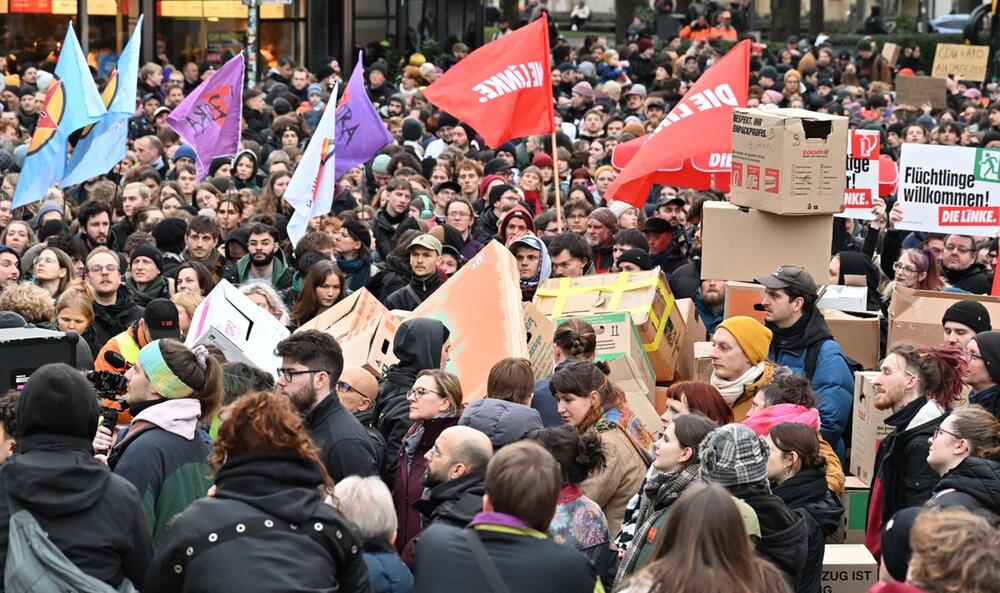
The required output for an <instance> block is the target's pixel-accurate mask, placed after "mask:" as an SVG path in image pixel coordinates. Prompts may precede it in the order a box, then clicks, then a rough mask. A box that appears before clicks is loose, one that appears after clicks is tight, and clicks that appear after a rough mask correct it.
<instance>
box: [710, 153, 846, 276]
mask: <svg viewBox="0 0 1000 593" xmlns="http://www.w3.org/2000/svg"><path fill="white" fill-rule="evenodd" d="M840 168H841V177H843V168H844V167H843V163H841V167H840ZM841 192H843V187H841ZM840 199H841V203H843V195H841V197H840ZM702 217H703V223H702V231H701V241H702V248H701V254H702V255H701V277H702V278H709V279H716V280H744V281H752V280H753V279H754V278H759V277H761V276H769V275H771V274H772V273H774V271H775V270H776V269H778V268H779V267H781V266H787V265H796V266H802V267H804V268H805V269H806V270H808V271H809V273H810V274H811V275H812V277H813V279H814V280H816V281H817V282H821V281H822V280H823V279H824V278H827V277H829V275H830V271H829V270H830V244H831V242H832V241H833V215H832V214H827V215H822V216H778V215H776V214H768V213H767V212H761V211H760V210H750V209H746V208H739V207H737V206H734V205H733V204H730V203H728V202H705V206H704V210H703V211H702Z"/></svg>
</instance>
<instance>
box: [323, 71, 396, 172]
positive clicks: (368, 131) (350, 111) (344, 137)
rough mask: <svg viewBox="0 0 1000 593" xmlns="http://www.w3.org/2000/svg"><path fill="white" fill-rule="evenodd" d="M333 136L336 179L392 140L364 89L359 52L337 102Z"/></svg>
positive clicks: (363, 76) (363, 75)
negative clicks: (335, 145) (349, 77)
mask: <svg viewBox="0 0 1000 593" xmlns="http://www.w3.org/2000/svg"><path fill="white" fill-rule="evenodd" d="M336 137H337V162H336V166H335V168H336V176H337V179H340V178H341V177H343V176H344V174H346V173H347V172H348V171H350V170H351V169H353V168H354V167H357V166H358V165H360V164H361V163H364V162H365V161H367V160H368V159H370V158H372V157H373V156H375V154H376V153H377V152H378V151H379V150H381V149H382V147H383V146H385V145H386V144H388V143H390V142H392V140H393V138H392V134H390V133H389V130H387V129H386V127H385V124H384V123H382V118H381V117H379V114H378V112H377V111H375V106H374V105H372V102H371V100H370V99H369V98H368V93H367V91H365V65H364V63H363V62H362V58H361V53H360V52H358V63H357V65H356V66H355V67H354V72H352V73H351V80H350V81H349V82H348V83H347V89H346V90H345V91H344V96H343V97H341V98H340V103H339V104H338V105H337V136H336Z"/></svg>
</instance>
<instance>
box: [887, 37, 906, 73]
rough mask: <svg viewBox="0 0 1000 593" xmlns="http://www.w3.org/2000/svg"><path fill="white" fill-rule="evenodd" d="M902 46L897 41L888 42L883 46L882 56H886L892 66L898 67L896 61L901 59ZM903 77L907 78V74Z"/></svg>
mask: <svg viewBox="0 0 1000 593" xmlns="http://www.w3.org/2000/svg"><path fill="white" fill-rule="evenodd" d="M900 49H901V48H900V47H899V46H898V45H896V44H895V43H888V42H887V43H886V44H885V45H883V46H882V57H883V58H885V61H886V62H889V67H890V68H895V67H896V61H897V60H899V52H900ZM903 78H906V77H905V76H904V77H903Z"/></svg>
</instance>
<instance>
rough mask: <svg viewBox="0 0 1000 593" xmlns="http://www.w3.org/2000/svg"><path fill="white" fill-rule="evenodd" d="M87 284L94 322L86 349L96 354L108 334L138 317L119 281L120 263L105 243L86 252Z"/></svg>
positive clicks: (126, 325)
mask: <svg viewBox="0 0 1000 593" xmlns="http://www.w3.org/2000/svg"><path fill="white" fill-rule="evenodd" d="M85 270H86V274H87V284H90V287H91V288H93V289H94V294H95V295H96V297H95V298H94V324H93V326H92V327H93V330H94V331H93V332H92V334H91V336H90V339H89V341H88V343H89V345H90V351H91V352H92V353H93V354H94V356H97V353H98V352H100V350H101V348H102V347H103V346H104V344H106V343H107V342H108V340H110V339H111V338H113V337H115V336H117V335H118V334H120V333H122V332H123V331H125V330H126V329H128V328H129V327H130V326H131V325H132V323H133V322H135V321H136V320H138V319H141V318H142V307H140V306H139V305H137V304H136V303H135V301H134V300H133V299H132V295H131V294H130V293H129V290H128V287H126V286H125V284H123V283H122V265H121V259H120V258H119V257H118V255H117V254H116V253H115V252H113V251H111V250H110V249H108V248H107V247H98V248H96V249H94V250H93V251H91V252H90V254H88V255H87V260H86V264H85Z"/></svg>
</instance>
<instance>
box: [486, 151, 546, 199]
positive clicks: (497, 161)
mask: <svg viewBox="0 0 1000 593" xmlns="http://www.w3.org/2000/svg"><path fill="white" fill-rule="evenodd" d="M549 166H550V167H551V165H549ZM511 168H512V166H511V164H510V163H509V162H508V161H507V159H502V158H500V157H495V158H492V159H490V160H488V161H486V164H485V165H483V175H487V176H488V175H493V174H495V173H499V172H500V171H509V170H510V169H511ZM479 193H482V192H479Z"/></svg>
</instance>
